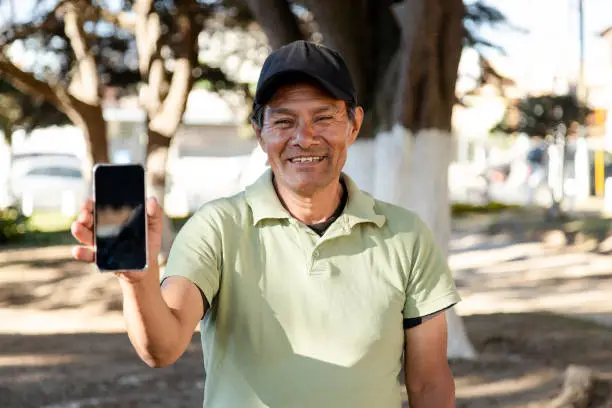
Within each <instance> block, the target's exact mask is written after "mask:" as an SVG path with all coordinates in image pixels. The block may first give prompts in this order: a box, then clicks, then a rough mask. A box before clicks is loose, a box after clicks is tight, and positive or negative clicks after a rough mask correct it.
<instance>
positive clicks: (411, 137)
mask: <svg viewBox="0 0 612 408" xmlns="http://www.w3.org/2000/svg"><path fill="white" fill-rule="evenodd" d="M463 12H464V9H463V3H462V2H461V0H428V1H426V0H406V1H404V2H402V3H397V4H395V5H394V6H393V13H394V15H395V17H396V19H397V22H398V24H399V26H400V30H401V40H400V46H399V49H398V52H396V54H395V55H394V57H393V58H392V60H391V62H390V64H388V69H387V70H386V73H385V75H384V78H382V79H379V81H378V84H379V89H378V93H377V94H376V95H375V100H374V101H373V103H372V106H373V109H372V110H373V112H370V115H371V117H373V118H374V119H373V123H376V124H377V125H378V132H377V135H376V139H375V142H374V144H373V145H374V149H373V150H370V151H369V152H366V151H364V149H362V147H361V146H360V145H362V144H363V145H365V144H371V142H370V141H358V142H357V144H356V145H355V146H354V147H353V148H352V149H351V150H352V152H351V154H354V153H358V152H360V153H359V157H355V158H354V159H353V160H352V161H351V160H350V159H349V162H348V163H347V172H352V174H355V175H356V178H361V179H362V180H364V181H367V180H368V178H369V180H370V181H371V182H372V183H373V184H371V185H369V186H368V185H367V184H366V185H364V188H365V189H366V190H368V191H370V192H371V193H372V194H373V195H374V196H375V197H377V198H379V199H381V200H384V201H388V202H391V203H394V204H397V205H401V206H403V207H405V208H408V209H410V210H413V211H415V212H416V213H417V214H418V215H419V216H420V217H421V219H423V221H424V222H425V223H426V224H427V226H428V227H429V228H430V229H431V230H432V232H433V234H434V236H435V238H436V241H437V244H438V245H439V246H440V248H441V249H442V250H443V251H444V252H445V253H447V252H448V241H449V239H450V232H451V227H450V200H449V193H448V165H449V163H450V160H451V150H452V149H451V146H452V138H451V114H452V107H453V105H454V103H455V82H456V78H457V70H458V65H459V58H460V55H461V49H462V38H463V25H462V18H463ZM341 52H342V50H341ZM363 155H374V157H375V167H374V168H375V171H374V172H373V174H374V176H372V175H371V174H372V170H371V167H369V166H363V167H361V166H357V165H356V164H357V163H364V162H365V163H369V158H366V157H364V156H363ZM349 174H350V173H349ZM447 322H448V326H449V341H448V355H449V358H466V359H472V358H475V357H476V352H475V350H474V347H473V346H472V344H471V342H470V341H469V338H468V337H467V335H466V332H465V328H464V326H463V322H462V320H461V319H460V318H459V316H457V314H456V313H455V311H454V309H451V310H450V311H449V312H448V313H447Z"/></svg>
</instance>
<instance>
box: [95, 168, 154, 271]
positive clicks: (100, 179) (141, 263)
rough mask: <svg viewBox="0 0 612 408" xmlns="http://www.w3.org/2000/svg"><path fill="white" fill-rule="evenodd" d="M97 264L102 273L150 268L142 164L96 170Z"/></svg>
mask: <svg viewBox="0 0 612 408" xmlns="http://www.w3.org/2000/svg"><path fill="white" fill-rule="evenodd" d="M93 196H94V246H95V262H96V265H97V267H98V269H100V271H102V272H105V271H142V270H144V269H145V268H146V267H147V217H146V213H147V212H146V206H145V204H146V186H145V170H144V168H143V167H142V166H141V165H139V164H97V165H95V166H94V169H93Z"/></svg>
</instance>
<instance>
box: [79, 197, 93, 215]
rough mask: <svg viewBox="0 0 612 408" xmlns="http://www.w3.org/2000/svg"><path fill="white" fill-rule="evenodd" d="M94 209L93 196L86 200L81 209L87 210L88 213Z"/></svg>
mask: <svg viewBox="0 0 612 408" xmlns="http://www.w3.org/2000/svg"><path fill="white" fill-rule="evenodd" d="M93 210H94V202H93V200H92V199H91V198H89V199H87V200H85V202H84V203H83V206H82V207H81V211H85V212H88V213H93Z"/></svg>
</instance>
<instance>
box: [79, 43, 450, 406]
mask: <svg viewBox="0 0 612 408" xmlns="http://www.w3.org/2000/svg"><path fill="white" fill-rule="evenodd" d="M362 121H363V109H362V108H361V107H359V106H358V104H357V101H356V98H355V90H354V87H353V83H352V79H351V76H350V74H349V72H348V69H347V68H346V65H345V63H344V61H343V59H342V57H341V56H340V55H339V54H338V53H336V52H334V51H332V50H330V49H328V48H326V47H323V46H320V45H316V44H313V43H309V42H305V41H298V42H294V43H291V44H288V45H286V46H284V47H282V48H280V49H279V50H277V51H275V52H274V53H272V54H271V55H270V56H269V57H268V59H267V60H266V62H265V64H264V67H263V69H262V72H261V77H260V80H259V82H258V87H257V92H256V96H255V102H254V107H253V115H252V123H253V128H254V130H255V133H256V135H257V139H258V141H259V143H260V145H261V147H262V149H263V150H264V152H265V153H266V154H267V156H268V162H269V163H270V169H269V170H268V171H266V172H265V173H264V174H263V175H262V176H261V177H260V178H259V180H258V181H256V182H255V183H254V184H252V185H251V186H249V187H248V188H247V189H246V190H245V191H244V192H242V193H240V194H238V195H236V196H233V197H229V198H223V199H219V200H216V201H214V202H210V203H207V204H205V205H204V206H202V208H201V209H200V210H199V211H198V212H197V213H196V214H194V215H193V217H192V218H191V219H190V220H189V221H188V222H187V224H186V225H185V226H184V227H183V229H182V230H181V231H180V233H179V234H178V236H177V238H176V240H175V242H174V245H173V247H172V250H171V252H170V256H169V259H168V263H167V266H166V269H165V272H164V275H163V276H162V284H161V286H159V285H158V284H157V282H158V280H157V279H158V274H159V269H158V267H157V264H156V262H155V259H156V255H157V253H158V251H159V248H158V247H159V241H160V233H161V224H160V219H161V217H160V214H161V210H160V209H159V207H157V205H156V203H155V202H154V201H152V202H150V203H149V215H150V216H149V220H150V227H149V234H150V237H149V242H152V244H151V247H150V249H149V254H150V256H151V258H150V260H149V265H150V267H149V269H148V270H147V271H146V273H144V274H135V273H128V272H126V273H124V274H119V275H120V277H122V278H123V279H121V285H122V290H123V295H124V315H125V318H126V322H127V327H128V334H129V336H130V339H131V341H132V343H133V345H134V347H135V349H136V350H137V352H138V354H139V355H140V356H141V357H142V359H143V360H145V361H146V362H147V363H148V364H149V365H151V366H165V365H169V364H172V363H173V362H175V361H176V360H177V359H178V358H179V357H180V356H181V355H182V353H183V352H184V350H185V349H186V347H187V345H188V344H189V341H190V339H191V337H192V334H193V330H194V327H195V326H196V324H197V323H198V321H199V322H200V329H201V339H202V349H203V355H204V365H205V370H206V373H207V375H206V384H205V391H204V406H205V407H208V408H235V407H241V408H264V407H274V408H276V407H279V408H285V407H320V408H325V407H330V408H331V407H333V408H343V407H347V408H348V407H351V408H359V407H361V408H373V407H376V408H385V407H400V406H401V404H402V398H401V385H400V381H399V375H400V372H402V371H403V373H404V378H403V380H404V381H405V386H406V390H407V392H408V395H409V398H410V404H411V407H413V408H423V407H432V408H448V407H453V406H454V382H453V378H452V374H451V371H450V369H449V366H448V363H447V355H446V342H447V330H446V320H445V316H444V310H445V309H447V308H449V307H451V306H452V305H454V304H455V303H457V302H458V301H459V295H458V293H457V290H456V288H455V285H454V283H453V279H452V276H451V273H450V271H449V269H448V267H447V264H446V259H445V258H444V257H443V256H442V254H441V252H440V251H439V250H438V248H437V247H436V246H435V244H434V240H433V238H432V235H431V233H430V231H429V230H428V229H427V228H426V227H425V226H424V224H423V222H421V220H420V219H419V218H418V217H417V216H416V215H415V214H413V213H412V212H409V211H407V210H405V209H402V208H400V207H397V206H393V205H391V204H387V203H384V202H381V201H378V200H375V199H373V198H372V197H371V196H369V195H368V194H366V193H364V192H362V191H361V190H360V189H359V188H358V186H357V185H355V183H354V182H353V181H352V180H351V179H350V178H349V177H348V176H347V175H346V174H344V173H343V172H342V169H343V167H344V164H345V162H346V157H347V154H348V149H349V146H350V145H351V144H352V143H353V142H354V141H355V139H356V138H357V135H358V133H359V129H360V127H361V123H362ZM203 182H205V181H203ZM90 207H91V204H90V203H89V204H88V205H86V206H85V207H84V209H83V212H82V213H81V216H80V217H79V220H78V221H77V223H76V224H75V226H74V227H73V231H74V234H75V236H76V237H77V238H79V239H80V240H81V242H84V243H86V244H87V243H88V242H89V241H88V239H89V237H90V235H89V234H90V233H91V231H90V225H91V213H90ZM88 251H89V250H88V249H86V248H81V249H77V250H76V251H75V255H76V257H77V258H79V259H86V260H90V259H91V253H90V252H88ZM402 369H403V370H402Z"/></svg>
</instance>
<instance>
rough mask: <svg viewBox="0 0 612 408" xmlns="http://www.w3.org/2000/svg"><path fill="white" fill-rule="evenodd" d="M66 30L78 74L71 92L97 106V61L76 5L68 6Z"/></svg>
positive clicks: (65, 22) (98, 98) (75, 76)
mask: <svg viewBox="0 0 612 408" xmlns="http://www.w3.org/2000/svg"><path fill="white" fill-rule="evenodd" d="M64 24H65V26H64V29H65V31H66V36H67V37H68V39H69V40H70V46H71V47H72V50H73V51H74V55H75V58H76V64H77V66H76V73H75V75H74V77H73V78H72V81H71V84H70V86H69V92H70V93H71V94H72V95H74V96H75V97H77V98H78V99H80V100H81V101H83V102H85V103H87V104H90V105H95V104H98V103H99V102H100V92H99V89H98V87H99V83H100V81H99V78H98V72H97V69H96V60H95V58H94V56H93V55H92V54H91V52H90V50H89V47H88V45H87V40H86V36H85V30H84V29H83V24H82V20H81V18H80V17H79V14H78V10H77V7H76V5H75V4H68V5H67V6H66V11H65V14H64Z"/></svg>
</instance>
